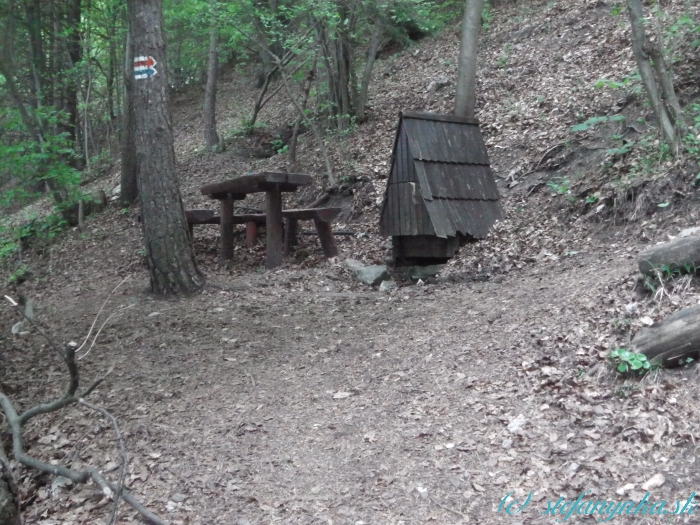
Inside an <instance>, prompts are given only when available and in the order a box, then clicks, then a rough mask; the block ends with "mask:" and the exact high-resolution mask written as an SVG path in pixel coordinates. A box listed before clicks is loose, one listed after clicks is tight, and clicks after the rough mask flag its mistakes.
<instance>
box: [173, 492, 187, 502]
mask: <svg viewBox="0 0 700 525" xmlns="http://www.w3.org/2000/svg"><path fill="white" fill-rule="evenodd" d="M186 499H187V496H186V495H185V494H173V497H172V498H170V500H171V501H174V502H175V503H182V502H183V501H185V500H186Z"/></svg>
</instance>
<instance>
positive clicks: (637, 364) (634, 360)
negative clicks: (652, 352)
mask: <svg viewBox="0 0 700 525" xmlns="http://www.w3.org/2000/svg"><path fill="white" fill-rule="evenodd" d="M608 357H609V359H610V360H611V361H612V362H613V364H614V365H615V368H616V369H617V371H618V372H620V373H622V374H624V373H627V372H629V371H637V372H638V373H640V374H643V373H645V372H647V371H649V370H655V369H656V368H658V365H656V364H655V363H651V362H649V360H648V359H647V356H645V355H644V354H637V353H635V352H628V351H627V350H625V349H624V348H616V349H615V350H613V351H612V352H610V355H609V356H608Z"/></svg>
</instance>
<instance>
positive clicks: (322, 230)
mask: <svg viewBox="0 0 700 525" xmlns="http://www.w3.org/2000/svg"><path fill="white" fill-rule="evenodd" d="M314 224H315V225H316V231H317V232H318V238H319V240H320V241H321V248H323V255H325V256H326V257H335V256H336V255H338V247H337V246H336V245H335V237H333V230H332V228H331V223H330V222H323V221H322V220H319V219H314Z"/></svg>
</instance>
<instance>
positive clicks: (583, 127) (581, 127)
mask: <svg viewBox="0 0 700 525" xmlns="http://www.w3.org/2000/svg"><path fill="white" fill-rule="evenodd" d="M623 120H625V116H624V115H613V116H611V117H591V118H589V119H588V120H586V121H585V122H582V123H581V124H576V125H575V126H571V131H588V130H589V129H591V128H592V127H593V126H595V125H596V124H599V123H601V122H620V121H623Z"/></svg>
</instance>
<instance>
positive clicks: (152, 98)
mask: <svg viewBox="0 0 700 525" xmlns="http://www.w3.org/2000/svg"><path fill="white" fill-rule="evenodd" d="M127 5H128V8H129V30H130V34H131V49H132V53H133V56H134V61H135V62H134V64H136V59H137V58H139V59H144V60H145V61H146V62H148V61H149V59H150V58H151V57H152V58H153V59H154V60H155V61H156V62H157V64H155V65H154V66H153V67H151V70H150V74H149V71H145V72H144V73H143V74H144V75H148V76H147V77H146V78H139V79H137V78H135V77H134V80H133V88H132V100H133V115H134V131H135V133H134V135H135V144H136V173H137V179H138V185H139V194H140V196H141V199H140V202H141V218H142V221H143V233H144V240H145V243H146V259H147V261H148V269H149V271H150V275H151V288H152V289H153V292H154V293H156V294H158V295H175V294H191V293H194V292H196V291H197V290H199V289H200V288H201V287H202V285H203V284H204V278H203V276H202V275H201V274H200V273H199V270H198V269H197V265H196V263H195V260H194V256H193V254H192V245H191V243H190V239H189V235H188V232H187V221H186V219H185V214H184V211H183V207H182V200H181V198H180V190H179V188H178V181H177V177H176V175H175V149H174V147H173V128H172V123H171V120H170V100H169V95H168V81H167V61H166V55H165V41H164V39H163V11H162V3H161V0H128V4H127ZM149 65H150V64H149ZM153 69H155V74H152V73H153Z"/></svg>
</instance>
